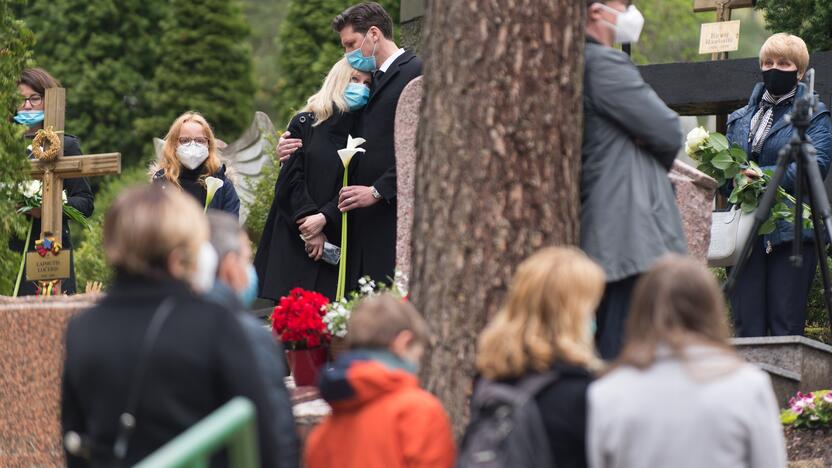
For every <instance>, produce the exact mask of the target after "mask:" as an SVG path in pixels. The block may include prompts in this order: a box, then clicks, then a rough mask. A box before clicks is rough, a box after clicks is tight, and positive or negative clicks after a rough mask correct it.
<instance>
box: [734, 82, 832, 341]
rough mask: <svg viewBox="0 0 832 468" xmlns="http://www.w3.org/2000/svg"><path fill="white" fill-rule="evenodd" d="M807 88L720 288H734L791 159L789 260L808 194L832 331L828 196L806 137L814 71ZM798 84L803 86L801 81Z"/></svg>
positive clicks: (796, 260)
mask: <svg viewBox="0 0 832 468" xmlns="http://www.w3.org/2000/svg"><path fill="white" fill-rule="evenodd" d="M807 77H808V79H809V89H808V90H807V91H806V92H805V93H804V94H803V96H801V97H800V98H797V99H795V103H794V108H793V109H792V112H791V114H789V115H788V116H787V118H789V119H790V122H791V124H792V125H793V126H794V129H795V131H794V133H793V134H792V137H791V140H790V141H789V143H788V144H786V146H784V147H783V148H782V149H781V150H780V152H779V154H778V156H777V165H776V167H775V170H774V175H772V177H771V181H770V182H769V184H768V186H767V187H766V190H765V192H763V196H762V198H761V199H760V204H759V205H758V206H757V211H756V212H755V213H754V226H753V227H752V230H751V233H752V234H751V236H750V237H749V238H748V240H747V241H746V243H745V245H743V247H742V251H741V254H740V257H739V262H738V263H737V265H735V266H734V268H732V269H731V274H730V275H729V276H728V279H727V280H726V281H725V285H724V286H723V290H724V292H725V296H726V297H731V294H732V293H733V292H734V289H735V287H736V282H737V277H738V276H739V274H740V272H742V270H743V269H744V268H745V264H746V263H747V262H748V258H749V256H750V255H751V251H752V249H753V248H754V244H755V243H756V242H757V232H758V231H759V230H760V226H762V225H763V223H764V222H765V221H766V220H767V219H768V218H769V215H770V213H771V209H772V207H773V206H774V202H775V196H776V195H777V188H778V187H779V186H780V185H781V184H782V182H783V179H784V178H785V176H786V171H787V170H788V168H789V165H790V164H791V162H794V163H795V168H796V172H795V179H794V181H795V182H794V185H795V200H796V202H795V205H794V240H793V241H792V255H791V258H790V260H791V262H792V264H793V265H794V266H795V267H799V266H800V265H801V264H802V262H803V254H802V252H801V249H802V244H803V242H802V241H801V239H802V238H803V198H804V193H805V195H808V205H809V207H810V208H811V211H812V216H811V218H812V231H813V234H814V241H815V255H817V257H818V262H819V265H820V272H821V277H822V279H823V297H824V300H825V303H826V313H827V315H826V316H827V320H828V321H829V325H830V329H831V330H832V289H830V275H829V264H828V262H827V261H826V248H825V245H826V243H825V242H826V240H827V239H832V213H830V205H829V198H828V196H827V195H826V188H825V187H824V184H823V177H822V176H821V173H820V168H818V164H817V151H816V150H815V147H814V146H812V143H811V142H810V141H809V140H808V138H807V137H806V131H807V130H808V129H809V125H810V124H811V123H812V117H813V115H814V111H815V108H816V106H817V98H816V97H815V70H814V69H811V70H809V71H808V72H807ZM798 86H802V87H805V85H804V84H803V83H800V84H798Z"/></svg>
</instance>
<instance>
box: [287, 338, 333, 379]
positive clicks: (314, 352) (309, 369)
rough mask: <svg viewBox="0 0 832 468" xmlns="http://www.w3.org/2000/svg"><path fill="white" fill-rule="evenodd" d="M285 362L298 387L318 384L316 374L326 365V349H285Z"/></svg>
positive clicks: (319, 347)
mask: <svg viewBox="0 0 832 468" xmlns="http://www.w3.org/2000/svg"><path fill="white" fill-rule="evenodd" d="M285 352H286V361H287V362H288V363H289V369H290V370H291V371H292V377H294V379H295V385H296V386H298V387H310V386H316V385H317V384H318V374H319V373H320V371H321V368H322V367H323V365H324V364H325V363H326V357H327V349H326V348H325V347H323V346H318V347H316V348H311V349H287V350H286V351H285Z"/></svg>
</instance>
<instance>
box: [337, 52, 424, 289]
mask: <svg viewBox="0 0 832 468" xmlns="http://www.w3.org/2000/svg"><path fill="white" fill-rule="evenodd" d="M421 74H422V61H421V60H419V58H418V57H416V55H414V54H413V52H410V51H405V53H404V54H402V55H401V56H399V57H398V58H397V59H396V60H395V61H394V62H393V64H392V65H391V66H390V68H388V69H387V72H385V73H384V75H382V77H381V78H380V79H379V80H378V82H377V83H373V91H372V94H371V96H370V102H369V103H368V104H367V107H365V108H364V112H363V113H362V115H361V119H360V121H359V127H358V128H359V131H358V135H355V134H354V135H353V136H361V137H363V138H365V139H366V140H367V142H366V143H365V144H364V146H363V147H364V148H365V149H366V150H367V152H366V153H360V154H358V155H357V156H356V157H355V158H354V159H353V162H352V163H351V164H350V185H364V186H373V187H375V188H376V190H378V192H379V194H381V197H382V200H381V201H379V202H378V203H376V204H375V205H373V206H370V207H367V208H361V209H357V210H354V211H352V212H351V213H350V216H349V218H348V230H349V237H348V243H349V248H348V251H347V271H348V275H349V278H348V283H347V291H351V290H354V289H356V288H357V286H358V279H359V278H361V277H362V276H365V275H369V276H370V277H372V278H373V279H374V280H376V281H387V280H388V279H389V278H392V277H393V273H394V269H395V266H396V152H395V145H394V129H393V127H394V123H395V120H396V108H397V107H398V104H399V96H401V94H402V90H404V87H405V86H407V84H408V83H410V81H411V80H413V79H414V78H416V77H418V76H419V75H421ZM353 166H354V168H353Z"/></svg>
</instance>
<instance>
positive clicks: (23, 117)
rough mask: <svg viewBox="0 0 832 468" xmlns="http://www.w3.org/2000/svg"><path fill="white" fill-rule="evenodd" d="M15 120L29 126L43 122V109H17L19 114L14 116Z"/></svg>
mask: <svg viewBox="0 0 832 468" xmlns="http://www.w3.org/2000/svg"><path fill="white" fill-rule="evenodd" d="M14 121H15V122H17V123H19V124H21V125H25V126H27V127H34V126H35V125H37V124H39V123H41V122H43V111H42V110H31V111H17V115H15V116H14Z"/></svg>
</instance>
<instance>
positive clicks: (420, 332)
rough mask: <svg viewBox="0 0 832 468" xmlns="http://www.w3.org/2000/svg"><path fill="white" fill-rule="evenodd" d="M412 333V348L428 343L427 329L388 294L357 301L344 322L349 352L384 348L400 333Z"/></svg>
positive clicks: (403, 303)
mask: <svg viewBox="0 0 832 468" xmlns="http://www.w3.org/2000/svg"><path fill="white" fill-rule="evenodd" d="M405 330H407V331H410V332H412V333H413V337H414V340H413V341H414V343H415V344H422V345H424V344H426V343H427V342H428V338H429V336H428V325H427V323H425V319H424V318H422V316H421V315H419V312H418V311H417V310H416V308H415V307H413V305H411V304H410V303H409V302H407V301H406V300H404V299H400V298H397V297H393V296H391V295H390V294H380V295H378V296H373V297H370V298H368V299H364V300H363V301H361V302H360V303H359V304H358V305H357V306H356V307H355V309H354V310H353V311H352V314H351V315H350V318H349V321H348V322H347V344H348V346H349V347H350V349H356V348H387V347H389V346H390V344H391V343H393V340H394V339H395V338H396V337H397V336H398V335H399V333H401V332H403V331H405Z"/></svg>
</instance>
